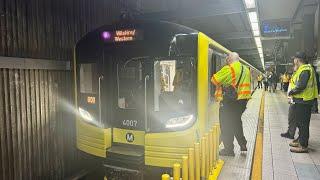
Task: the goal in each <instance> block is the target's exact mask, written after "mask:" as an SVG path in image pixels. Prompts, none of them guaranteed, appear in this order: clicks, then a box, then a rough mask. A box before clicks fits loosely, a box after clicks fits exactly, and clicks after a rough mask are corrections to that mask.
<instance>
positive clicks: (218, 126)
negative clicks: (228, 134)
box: [216, 124, 221, 161]
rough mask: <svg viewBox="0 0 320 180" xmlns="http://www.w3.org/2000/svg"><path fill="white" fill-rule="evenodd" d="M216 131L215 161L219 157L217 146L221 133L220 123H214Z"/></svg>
mask: <svg viewBox="0 0 320 180" xmlns="http://www.w3.org/2000/svg"><path fill="white" fill-rule="evenodd" d="M216 129H217V130H216V132H217V135H216V141H217V145H216V146H217V151H216V158H217V161H218V160H219V159H220V158H219V146H220V134H221V130H220V125H219V124H218V125H216Z"/></svg>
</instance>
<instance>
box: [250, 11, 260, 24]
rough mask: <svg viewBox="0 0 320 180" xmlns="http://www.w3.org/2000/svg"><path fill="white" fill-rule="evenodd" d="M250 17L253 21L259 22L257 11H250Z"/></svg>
mask: <svg viewBox="0 0 320 180" xmlns="http://www.w3.org/2000/svg"><path fill="white" fill-rule="evenodd" d="M248 15H249V19H250V22H251V23H257V22H258V16H257V12H255V11H253V12H249V13H248Z"/></svg>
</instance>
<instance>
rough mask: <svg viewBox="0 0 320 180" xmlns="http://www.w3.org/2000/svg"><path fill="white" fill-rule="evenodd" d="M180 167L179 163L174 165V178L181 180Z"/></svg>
mask: <svg viewBox="0 0 320 180" xmlns="http://www.w3.org/2000/svg"><path fill="white" fill-rule="evenodd" d="M180 167H181V165H180V164H179V163H175V164H174V165H173V180H180Z"/></svg>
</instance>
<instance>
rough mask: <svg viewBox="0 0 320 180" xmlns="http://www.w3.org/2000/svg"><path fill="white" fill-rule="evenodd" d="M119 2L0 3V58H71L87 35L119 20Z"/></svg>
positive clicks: (48, 0)
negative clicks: (74, 50) (79, 41)
mask: <svg viewBox="0 0 320 180" xmlns="http://www.w3.org/2000/svg"><path fill="white" fill-rule="evenodd" d="M126 3H127V1H122V0H27V1H26V0H0V55H1V56H13V57H24V58H42V59H53V60H70V59H72V58H71V57H72V48H73V46H74V45H75V43H76V42H77V41H78V40H79V39H80V38H81V37H82V36H83V35H85V34H86V33H87V32H89V31H91V30H93V29H95V28H97V27H99V26H102V25H104V24H110V23H112V22H113V21H115V20H117V19H119V17H120V9H121V8H123V7H124V8H125V7H126V6H127V5H126Z"/></svg>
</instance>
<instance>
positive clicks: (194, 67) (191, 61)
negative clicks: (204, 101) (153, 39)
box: [148, 56, 197, 132]
mask: <svg viewBox="0 0 320 180" xmlns="http://www.w3.org/2000/svg"><path fill="white" fill-rule="evenodd" d="M181 59H185V60H184V62H189V64H190V77H191V78H192V82H191V84H190V95H191V96H192V97H191V98H190V108H191V109H190V110H191V111H192V115H193V120H192V122H191V123H190V124H188V125H186V126H182V127H178V128H171V129H170V128H166V127H165V125H166V123H167V122H168V121H169V119H166V121H165V120H164V119H163V121H161V122H160V124H161V125H160V124H159V125H160V126H159V127H157V126H156V127H157V128H154V127H151V128H150V130H151V131H150V132H171V131H182V130H185V129H188V128H190V127H192V126H193V124H194V123H195V122H196V119H197V114H196V112H197V108H196V106H195V105H196V103H197V98H196V94H197V89H196V87H197V81H196V80H197V78H196V77H197V63H196V59H195V57H194V56H182V57H180V56H179V57H168V58H157V59H155V60H154V61H153V62H154V69H153V79H154V82H153V84H154V92H153V96H154V101H153V110H152V113H154V114H155V113H159V112H161V107H160V100H156V99H157V98H159V99H160V95H161V80H160V81H159V80H158V81H159V82H158V83H156V79H158V78H160V77H161V69H160V64H159V71H160V72H158V73H156V71H157V69H156V62H159V63H160V62H161V61H175V63H177V62H179V61H182V60H181ZM186 59H188V60H186ZM175 68H177V67H175ZM175 70H176V69H175ZM157 74H159V77H157V76H156V75H157ZM157 85H159V86H160V87H159V88H158V89H157V88H156V87H155V86H157ZM157 90H159V97H156V96H157V94H158V93H156V92H158V91H157ZM164 92H174V90H173V89H172V91H171V90H170V89H169V91H164ZM156 102H158V105H157V104H156ZM188 108H189V107H188ZM162 109H163V108H162ZM162 112H165V111H162ZM175 113H181V112H174V111H171V112H170V114H171V115H172V114H175ZM186 115H188V114H185V115H181V117H182V116H186ZM168 116H169V115H168ZM179 117H180V116H179ZM171 118H178V117H171ZM148 121H149V122H151V120H148Z"/></svg>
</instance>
